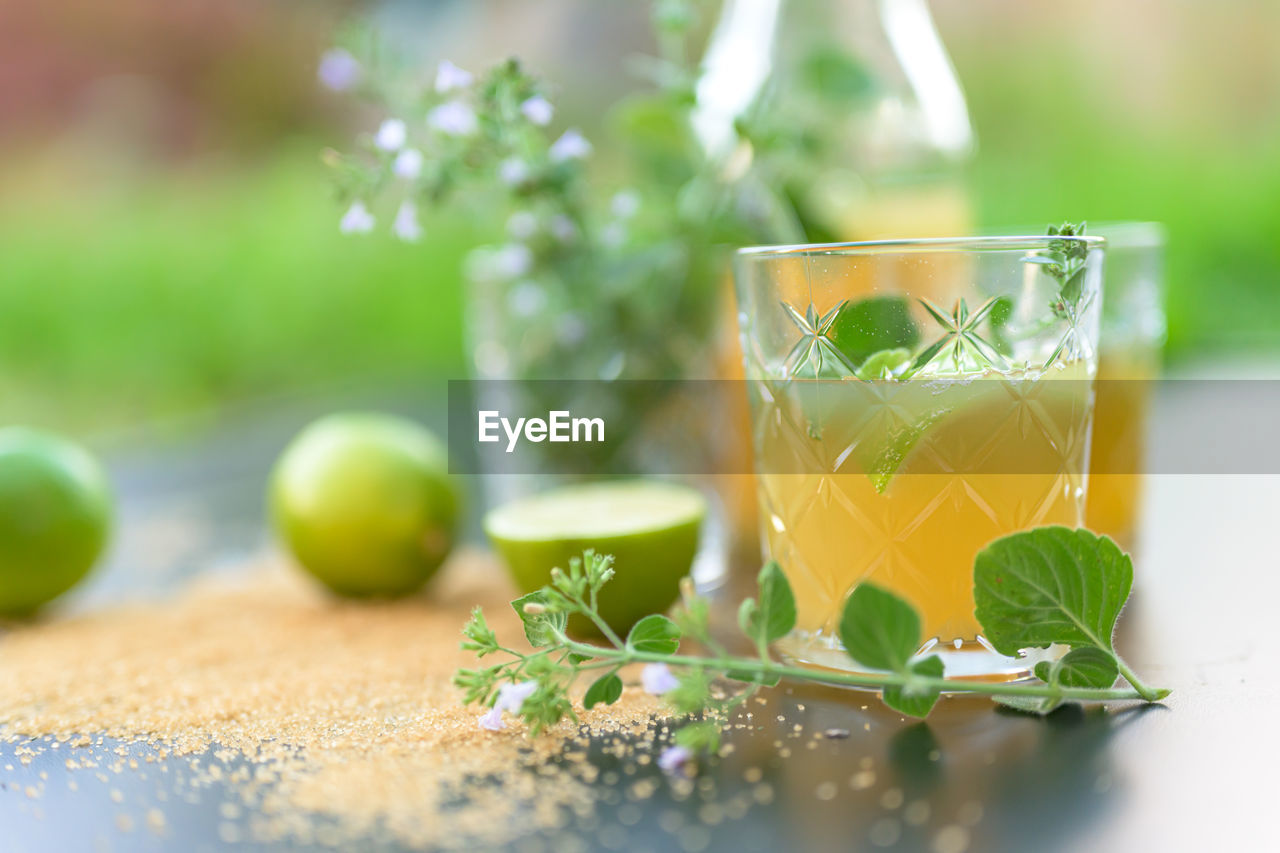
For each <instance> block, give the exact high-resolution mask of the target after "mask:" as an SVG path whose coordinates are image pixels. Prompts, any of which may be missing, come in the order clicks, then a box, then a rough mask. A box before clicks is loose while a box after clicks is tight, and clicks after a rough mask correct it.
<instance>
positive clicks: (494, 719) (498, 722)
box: [478, 705, 507, 732]
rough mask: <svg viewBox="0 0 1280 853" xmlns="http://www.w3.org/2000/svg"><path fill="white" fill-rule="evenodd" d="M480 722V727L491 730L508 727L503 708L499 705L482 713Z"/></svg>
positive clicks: (497, 730) (495, 730) (496, 730)
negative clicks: (503, 715) (503, 717)
mask: <svg viewBox="0 0 1280 853" xmlns="http://www.w3.org/2000/svg"><path fill="white" fill-rule="evenodd" d="M478 722H479V724H480V728H482V729H488V730H489V731H491V732H500V731H502V730H503V729H505V728H506V727H507V724H506V722H505V721H504V720H503V719H502V709H501V708H499V707H498V706H497V705H494V706H493V707H492V708H490V709H489V710H488V711H486V712H484V713H483V714H481V715H480V718H479V720H478Z"/></svg>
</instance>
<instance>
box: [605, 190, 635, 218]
mask: <svg viewBox="0 0 1280 853" xmlns="http://www.w3.org/2000/svg"><path fill="white" fill-rule="evenodd" d="M609 210H610V211H612V213H613V215H614V216H616V217H618V218H619V219H630V218H631V217H633V216H635V215H636V212H637V211H638V210H640V196H638V195H636V194H635V192H634V191H632V190H623V191H622V192H620V193H615V194H614V196H613V198H612V199H611V200H610V201H609Z"/></svg>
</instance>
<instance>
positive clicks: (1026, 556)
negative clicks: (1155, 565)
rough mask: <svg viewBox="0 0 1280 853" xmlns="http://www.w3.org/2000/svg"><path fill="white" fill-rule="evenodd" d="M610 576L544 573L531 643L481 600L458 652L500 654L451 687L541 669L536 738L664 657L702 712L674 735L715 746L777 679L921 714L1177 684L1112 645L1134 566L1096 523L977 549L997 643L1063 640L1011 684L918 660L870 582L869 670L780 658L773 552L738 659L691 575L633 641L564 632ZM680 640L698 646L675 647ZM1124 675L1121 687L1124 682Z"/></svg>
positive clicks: (692, 746) (848, 644)
mask: <svg viewBox="0 0 1280 853" xmlns="http://www.w3.org/2000/svg"><path fill="white" fill-rule="evenodd" d="M612 577H613V559H612V558H611V557H605V556H600V555H597V554H595V553H594V552H592V551H587V552H585V553H584V554H583V557H582V559H576V558H575V559H574V560H572V561H570V565H569V567H568V569H567V570H562V569H556V570H555V571H553V572H552V582H551V584H549V585H548V586H546V587H544V588H543V589H541V590H539V591H537V592H535V593H531V594H530V595H526V596H523V597H521V598H518V599H516V600H515V601H514V602H512V604H513V606H514V607H515V610H516V612H517V613H518V614H519V615H520V619H521V621H522V622H523V624H524V630H525V636H526V639H527V640H528V641H529V644H530V646H532V648H531V650H529V651H522V650H517V649H512V648H508V647H505V646H503V645H501V644H500V642H499V640H498V638H497V636H496V635H495V634H494V632H493V631H492V630H491V629H490V628H489V627H488V625H487V623H486V622H485V619H484V613H483V611H482V610H481V609H479V608H477V609H476V610H475V611H474V612H473V614H472V618H471V620H470V621H469V622H468V623H467V625H466V627H465V628H464V629H463V634H464V636H465V638H466V639H465V640H464V641H463V648H465V649H469V650H471V651H474V652H475V653H476V654H477V656H478V657H481V658H483V657H485V656H487V655H490V654H501V655H503V656H504V657H505V660H503V661H502V662H501V663H497V664H493V665H490V666H486V667H482V668H480V669H461V670H459V671H458V672H457V673H456V675H455V677H454V683H455V684H456V685H457V686H459V687H460V688H462V690H463V699H464V701H465V702H467V703H469V704H470V703H475V704H480V705H485V706H489V707H493V706H494V705H495V703H500V702H501V700H500V695H501V688H503V686H504V685H511V684H517V683H521V682H527V681H530V680H532V681H534V682H536V689H534V690H533V691H532V692H531V693H530V695H529V696H528V697H527V698H525V699H524V701H523V702H522V703H521V704H520V706H519V708H518V710H517V711H516V713H518V716H519V717H521V718H522V719H524V721H525V722H526V723H527V724H528V725H529V730H530V732H531V733H533V734H536V733H538V732H539V731H541V730H542V729H544V728H546V727H547V726H550V725H553V724H555V723H557V722H559V721H560V720H562V719H566V718H567V719H573V720H576V719H577V717H576V714H575V712H574V709H573V703H572V701H571V700H570V695H569V694H570V689H571V688H572V686H573V685H574V684H575V683H576V682H577V681H578V680H579V678H580V677H583V676H587V675H589V676H590V677H591V678H592V679H593V680H592V681H591V683H590V686H589V687H588V688H587V690H586V694H585V696H584V697H583V701H582V704H583V706H584V707H585V708H587V709H590V708H592V707H595V706H597V705H602V704H603V705H609V704H612V703H614V702H616V701H618V699H619V698H621V696H622V692H623V682H622V678H621V674H620V672H621V670H622V668H623V667H625V666H628V665H632V664H661V665H663V666H664V667H669V668H670V671H667V670H665V669H663V667H659V668H658V669H659V670H661V672H660V673H659V674H660V675H661V677H662V678H663V679H664V680H667V681H669V682H670V683H669V684H665V685H664V686H663V688H662V689H661V691H660V692H662V693H663V696H664V698H665V699H666V700H667V702H668V704H669V705H670V706H671V707H672V709H673V710H674V711H675V712H676V713H678V714H682V715H688V716H690V717H696V718H698V719H696V720H694V721H693V722H690V723H689V724H686V725H685V726H684V727H683V728H681V729H680V730H679V731H678V732H677V735H676V743H677V744H678V745H680V746H682V747H684V748H686V749H689V750H694V751H697V750H704V751H714V750H715V749H717V748H718V746H719V742H720V733H721V730H722V728H723V723H724V722H725V721H726V720H727V719H728V718H729V715H730V714H731V713H732V712H733V711H734V710H735V709H736V708H737V707H738V706H739V705H741V704H742V703H743V702H744V701H746V700H747V698H749V697H750V696H751V695H753V694H754V693H755V691H757V690H759V689H760V688H761V687H762V686H768V685H772V684H776V683H778V681H780V680H781V679H783V678H786V679H791V680H794V681H807V682H814V683H822V684H833V685H842V686H850V687H862V688H871V689H876V690H879V691H880V693H881V698H882V700H883V701H884V703H885V704H886V705H888V706H889V707H890V708H893V709H894V710H896V711H898V712H900V713H902V714H905V715H907V716H912V717H924V716H926V715H927V714H928V713H929V712H930V711H931V710H932V709H933V706H934V705H935V704H936V703H937V701H938V699H939V697H940V696H941V694H942V693H944V692H950V693H972V694H982V695H987V696H991V697H992V698H993V699H995V701H997V702H999V703H1001V704H1004V705H1008V706H1011V707H1014V708H1016V709H1018V710H1021V711H1026V712H1031V713H1038V714H1045V713H1048V712H1050V711H1052V710H1054V709H1055V708H1057V707H1058V706H1059V705H1061V704H1062V703H1063V702H1072V701H1076V702H1110V701H1126V700H1141V701H1147V702H1155V701H1159V700H1160V699H1163V698H1164V697H1165V696H1167V695H1168V694H1169V691H1168V690H1164V689H1158V688H1152V687H1149V686H1148V685H1146V684H1144V683H1143V682H1142V681H1140V680H1139V679H1138V677H1137V676H1136V675H1135V674H1134V673H1133V671H1132V669H1130V668H1129V666H1128V665H1127V664H1126V663H1125V662H1124V661H1123V659H1121V658H1120V656H1119V654H1117V653H1116V651H1115V647H1114V642H1113V635H1114V631H1115V624H1116V620H1117V618H1118V617H1119V614H1120V610H1121V608H1122V607H1123V606H1124V603H1125V601H1126V600H1127V598H1128V596H1129V590H1130V587H1131V585H1132V579H1133V566H1132V562H1131V561H1130V559H1129V557H1128V556H1127V555H1126V554H1124V553H1123V552H1121V551H1120V549H1119V547H1117V546H1116V544H1115V543H1114V542H1112V541H1111V540H1110V539H1108V538H1107V537H1105V536H1096V535H1094V534H1093V533H1090V532H1089V531H1087V530H1071V529H1068V528H1065V527H1042V528H1037V529H1035V530H1029V531H1023V532H1020V533H1015V534H1012V535H1010V536H1006V537H1004V538H1003V539H999V540H996V541H995V542H993V543H991V544H990V545H989V546H987V547H986V548H985V549H984V550H983V551H982V552H980V553H979V555H978V557H977V559H976V560H975V565H974V598H975V601H976V603H977V610H976V613H977V616H978V619H979V621H980V623H981V624H982V626H983V635H984V636H985V637H986V638H987V640H988V641H989V642H990V643H991V644H992V646H993V647H994V648H995V649H996V650H997V651H999V652H1000V653H1002V654H1006V655H1010V656H1013V655H1017V654H1019V653H1020V652H1021V651H1022V650H1024V649H1028V648H1044V647H1047V646H1050V645H1065V646H1069V647H1070V650H1069V651H1068V652H1067V653H1066V654H1065V655H1064V656H1063V657H1061V658H1060V659H1058V660H1056V661H1053V662H1049V661H1043V662H1040V663H1038V664H1037V665H1036V667H1035V672H1034V678H1033V679H1031V680H1028V681H1025V682H1018V683H984V682H978V681H970V680H964V679H953V678H948V677H946V674H945V671H944V664H943V661H942V659H941V658H940V657H939V656H937V655H928V656H926V657H921V656H920V655H919V650H920V647H921V643H922V641H923V637H922V636H921V622H920V617H919V615H918V614H917V613H916V611H915V609H914V608H913V607H912V606H911V605H910V604H909V603H908V602H906V601H904V600H903V599H902V598H900V597H899V596H897V595H895V594H894V593H892V592H890V591H889V590H887V589H884V588H882V587H880V586H877V585H875V584H872V583H863V584H861V585H859V586H858V587H856V588H855V589H854V590H853V592H852V593H851V594H850V595H849V598H848V600H847V601H846V603H845V606H844V610H843V612H842V614H841V618H840V621H839V636H840V640H841V642H842V643H843V644H844V647H845V650H846V651H847V652H848V654H849V656H850V657H851V658H852V659H853V660H854V661H856V662H857V663H858V664H859V666H861V667H862V668H864V669H867V670H871V671H868V672H841V671H836V670H830V669H823V670H818V669H807V668H803V667H798V666H792V665H789V664H786V663H783V662H781V661H779V660H776V659H775V658H774V657H773V656H772V653H771V651H770V645H771V644H772V643H774V642H776V641H777V640H779V639H781V638H782V637H784V636H786V635H787V634H788V633H790V632H791V631H792V630H793V629H794V628H795V624H796V604H795V597H794V595H793V593H792V591H791V586H790V584H789V583H788V582H787V578H786V575H785V573H784V572H783V571H782V569H781V567H780V566H779V565H778V564H777V563H775V562H770V563H768V564H767V565H765V567H764V568H763V569H762V570H761V572H760V574H759V576H758V578H757V584H756V586H757V595H756V597H754V598H748V599H747V600H745V601H744V602H743V603H742V606H741V608H740V609H739V612H738V624H739V627H740V629H741V630H742V632H743V634H744V635H745V637H746V639H747V640H749V641H750V643H751V645H752V646H753V647H754V648H755V652H756V654H755V656H753V657H748V656H739V655H732V654H730V653H729V652H728V651H727V650H726V649H725V647H724V646H722V645H721V644H720V642H719V641H718V640H717V639H716V638H715V636H713V634H712V632H711V628H710V616H709V614H710V607H709V604H708V602H707V600H706V599H704V598H702V597H701V596H699V595H697V594H696V593H695V592H694V590H693V586H692V584H691V583H689V582H686V583H685V584H684V585H683V586H682V589H681V595H682V603H681V605H680V606H679V607H678V608H677V609H676V611H675V612H674V613H673V614H672V616H671V617H670V618H669V617H667V616H663V615H660V614H654V615H651V616H647V617H645V618H644V619H642V620H640V622H638V623H636V625H635V626H634V627H633V628H632V629H631V632H630V633H629V634H628V636H627V637H626V639H625V640H623V639H621V638H620V637H618V636H617V635H616V634H615V633H613V632H612V631H605V632H604V634H605V638H606V640H605V644H604V645H594V644H592V643H588V642H584V641H581V640H578V639H576V638H574V637H571V636H569V634H568V633H567V626H568V620H569V617H570V616H573V615H578V616H582V617H585V618H586V619H588V620H590V621H591V622H593V623H595V624H597V625H603V624H604V623H603V620H601V619H600V616H599V614H598V613H597V612H596V611H595V605H594V602H595V601H596V599H597V597H598V595H599V591H600V588H601V587H603V586H604V584H606V583H608V582H609V580H610V578H612ZM685 640H689V641H692V642H693V643H696V644H697V645H698V646H700V647H701V651H700V652H699V653H697V654H690V653H681V649H680V646H681V643H682V641H685ZM1120 677H1123V678H1124V680H1125V681H1126V682H1127V683H1128V685H1129V686H1128V687H1117V686H1115V682H1116V681H1117V679H1118V678H1120ZM646 680H647V679H646ZM726 682H728V683H726ZM499 710H500V709H499Z"/></svg>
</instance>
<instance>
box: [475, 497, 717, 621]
mask: <svg viewBox="0 0 1280 853" xmlns="http://www.w3.org/2000/svg"><path fill="white" fill-rule="evenodd" d="M706 512H707V503H706V500H705V499H704V498H703V497H702V495H701V494H699V493H698V492H697V491H696V490H694V489H691V488H688V487H686V486H680V485H676V484H674V483H664V482H659V481H652V480H626V481H618V482H607V483H593V484H590V485H583V486H567V487H565V488H561V489H555V490H553V491H550V492H545V493H543V494H541V495H535V496H533V497H530V498H523V499H521V500H517V501H513V502H511V503H509V504H506V505H504V506H501V507H498V508H497V509H494V510H492V511H491V512H489V514H488V515H486V516H485V519H484V529H485V532H486V533H487V534H488V535H489V539H490V540H491V541H492V542H493V544H494V547H495V548H497V549H498V552H499V553H500V554H501V555H502V558H503V560H505V561H506V564H507V567H508V568H509V569H510V570H511V577H512V578H513V579H514V580H515V582H516V586H518V587H519V588H520V591H521V592H522V593H528V592H533V591H534V590H536V589H539V588H541V587H542V586H545V585H546V584H548V583H550V581H551V570H552V569H553V568H555V567H557V566H559V567H560V568H562V569H567V568H568V565H569V559H570V558H571V557H578V556H581V555H582V552H583V550H584V549H586V548H594V549H595V551H596V552H597V553H599V554H612V555H613V556H614V558H615V562H614V570H615V575H614V577H613V579H612V580H611V581H609V583H608V584H606V585H605V587H604V589H603V590H602V591H601V593H600V601H599V609H600V615H601V616H602V617H603V618H604V620H605V621H606V622H607V623H608V624H609V627H610V628H612V629H613V630H615V631H617V632H618V633H620V634H622V633H625V632H626V631H627V630H629V629H630V628H631V626H632V625H634V624H635V623H636V622H638V621H639V620H640V619H642V618H643V617H645V616H648V615H649V614H650V613H661V612H663V611H665V610H666V609H667V608H669V607H670V606H671V605H672V604H673V603H674V602H675V600H676V598H677V597H678V596H679V594H680V579H681V578H682V577H684V576H685V575H687V574H689V570H690V568H691V567H692V566H693V558H694V555H695V554H696V553H697V551H698V531H699V529H700V528H701V526H702V519H703V517H704V516H705V515H706ZM571 627H572V628H573V629H574V630H575V631H579V632H582V631H585V630H587V626H586V625H584V624H581V623H579V622H576V621H575V622H573V623H571Z"/></svg>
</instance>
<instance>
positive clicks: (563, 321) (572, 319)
mask: <svg viewBox="0 0 1280 853" xmlns="http://www.w3.org/2000/svg"><path fill="white" fill-rule="evenodd" d="M557 332H558V337H559V338H560V342H561V343H563V344H565V345H566V346H571V347H572V346H577V345H578V344H580V343H582V341H583V340H584V339H585V338H586V337H587V324H586V323H584V322H582V318H581V317H579V316H578V315H577V314H565V315H564V316H563V317H561V318H560V328H559V329H558V330H557Z"/></svg>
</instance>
